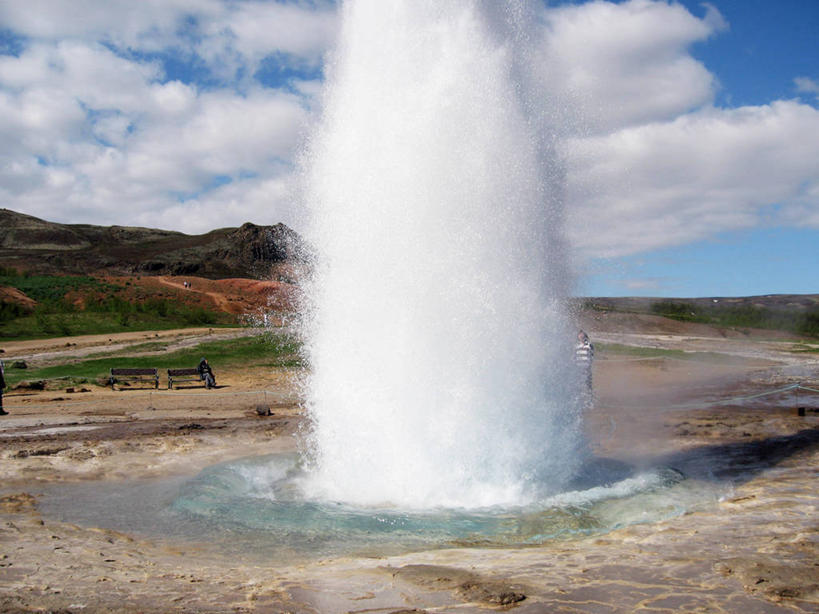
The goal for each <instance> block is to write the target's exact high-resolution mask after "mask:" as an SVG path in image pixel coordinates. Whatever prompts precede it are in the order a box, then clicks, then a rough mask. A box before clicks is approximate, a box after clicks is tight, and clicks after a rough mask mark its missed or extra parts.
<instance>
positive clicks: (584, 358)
mask: <svg viewBox="0 0 819 614" xmlns="http://www.w3.org/2000/svg"><path fill="white" fill-rule="evenodd" d="M593 361H594V345H592V342H591V341H589V336H588V335H587V334H586V333H585V332H584V331H583V330H582V329H581V330H580V331H578V333H577V345H576V346H575V348H574V363H575V365H577V368H578V371H579V373H580V377H581V378H582V379H584V380H585V384H586V390H585V392H586V393H587V394H591V393H592V362H593Z"/></svg>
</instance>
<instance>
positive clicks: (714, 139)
mask: <svg viewBox="0 0 819 614" xmlns="http://www.w3.org/2000/svg"><path fill="white" fill-rule="evenodd" d="M567 156H568V159H569V160H570V167H571V172H570V177H571V181H572V185H571V187H570V193H571V194H572V195H573V199H574V201H573V202H572V219H573V222H574V224H573V226H572V227H573V228H574V229H576V232H574V233H573V234H574V238H575V242H576V244H577V245H578V246H579V247H581V248H582V249H584V250H586V251H587V252H588V253H589V254H593V255H596V256H607V257H612V256H622V255H626V254H631V253H635V252H641V251H647V250H651V249H655V248H660V247H667V246H671V245H681V244H684V243H689V242H693V241H697V240H700V239H703V238H707V237H709V236H713V235H715V234H718V233H719V232H724V231H728V230H736V229H741V228H750V227H753V226H756V225H758V224H760V223H761V222H763V221H765V222H768V223H770V222H774V223H791V224H793V223H795V222H796V223H811V219H812V218H813V219H815V218H816V213H815V212H816V211H817V210H819V200H817V199H816V194H817V191H819V111H817V110H816V109H814V108H813V107H810V106H807V105H803V104H800V103H798V102H793V101H779V102H775V103H772V104H771V105H766V106H760V107H743V108H739V109H732V110H720V109H714V108H712V107H708V108H704V109H702V110H700V111H698V112H696V113H690V114H686V115H683V116H681V117H678V118H676V119H675V120H674V121H670V122H665V123H660V122H657V123H651V124H647V125H643V126H633V127H629V128H625V129H622V130H618V131H614V132H612V133H610V134H607V135H604V136H598V137H591V138H585V139H575V140H573V141H571V142H569V143H568V152H567ZM794 205H798V206H799V208H800V209H804V210H803V211H802V214H801V215H796V209H794V208H793V206H794ZM811 210H813V214H812V215H811V214H810V212H811ZM805 214H808V215H805ZM796 218H799V219H796Z"/></svg>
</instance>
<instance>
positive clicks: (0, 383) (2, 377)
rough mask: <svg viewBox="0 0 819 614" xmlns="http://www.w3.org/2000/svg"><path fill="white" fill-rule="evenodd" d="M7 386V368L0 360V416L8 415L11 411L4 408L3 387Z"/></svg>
mask: <svg viewBox="0 0 819 614" xmlns="http://www.w3.org/2000/svg"><path fill="white" fill-rule="evenodd" d="M5 387H6V369H5V365H4V364H3V361H2V360H0V416H8V415H9V412H7V411H6V410H5V409H3V389H4V388H5Z"/></svg>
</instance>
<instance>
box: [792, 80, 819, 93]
mask: <svg viewBox="0 0 819 614" xmlns="http://www.w3.org/2000/svg"><path fill="white" fill-rule="evenodd" d="M793 83H794V85H795V86H796V91H797V92H807V93H808V94H813V95H814V96H816V97H817V98H819V81H817V80H816V79H811V78H810V77H796V78H795V79H794V80H793Z"/></svg>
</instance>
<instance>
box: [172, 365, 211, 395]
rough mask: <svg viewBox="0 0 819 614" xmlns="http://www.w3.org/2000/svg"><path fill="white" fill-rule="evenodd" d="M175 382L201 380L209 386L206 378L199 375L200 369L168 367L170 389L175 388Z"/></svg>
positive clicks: (204, 384)
mask: <svg viewBox="0 0 819 614" xmlns="http://www.w3.org/2000/svg"><path fill="white" fill-rule="evenodd" d="M174 382H199V383H200V384H202V385H203V386H205V387H207V384H206V382H205V380H203V379H202V376H201V375H199V369H197V368H196V367H194V368H192V369H168V390H172V389H173V384H174Z"/></svg>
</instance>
